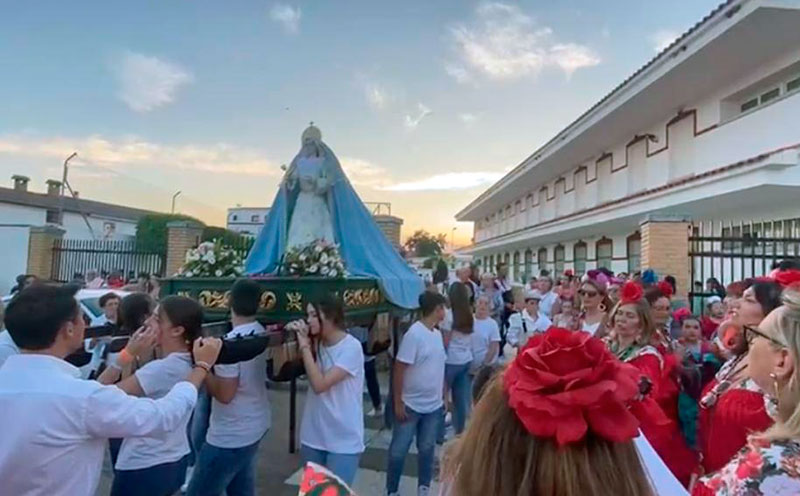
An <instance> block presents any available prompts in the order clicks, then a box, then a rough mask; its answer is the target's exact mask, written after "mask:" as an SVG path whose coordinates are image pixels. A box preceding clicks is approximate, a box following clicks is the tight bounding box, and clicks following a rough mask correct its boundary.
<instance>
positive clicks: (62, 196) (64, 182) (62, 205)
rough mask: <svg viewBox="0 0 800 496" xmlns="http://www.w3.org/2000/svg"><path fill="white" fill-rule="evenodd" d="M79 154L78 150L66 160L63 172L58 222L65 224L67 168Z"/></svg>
mask: <svg viewBox="0 0 800 496" xmlns="http://www.w3.org/2000/svg"><path fill="white" fill-rule="evenodd" d="M77 156H78V152H72V154H71V155H70V156H69V157H67V159H66V160H64V169H63V172H62V174H61V195H59V198H58V223H59V224H61V225H62V226H63V225H64V192H65V191H66V188H67V170H68V168H69V166H68V164H69V161H70V160H72V159H73V158H75V157H77Z"/></svg>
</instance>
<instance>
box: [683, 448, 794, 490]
mask: <svg viewBox="0 0 800 496" xmlns="http://www.w3.org/2000/svg"><path fill="white" fill-rule="evenodd" d="M798 494H800V442H798V441H795V440H788V441H787V440H782V441H772V442H769V441H762V440H757V439H754V438H751V439H750V440H749V441H748V444H747V445H746V446H745V447H744V448H742V450H741V451H740V452H739V453H738V454H737V455H736V456H735V457H734V458H733V459H732V460H731V461H730V462H728V464H727V465H725V467H723V468H722V469H721V470H720V471H718V472H716V473H713V474H711V475H708V476H706V477H703V478H701V479H700V480H699V481H698V483H697V485H696V486H695V487H694V488H693V490H692V496H712V495H713V496H762V495H763V496H789V495H798Z"/></svg>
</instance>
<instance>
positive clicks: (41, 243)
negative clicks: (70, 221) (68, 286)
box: [27, 225, 66, 280]
mask: <svg viewBox="0 0 800 496" xmlns="http://www.w3.org/2000/svg"><path fill="white" fill-rule="evenodd" d="M65 232H66V231H65V230H63V229H61V228H60V227H56V226H50V225H48V226H34V227H31V230H30V237H29V238H28V268H27V273H28V274H30V275H34V276H36V277H38V278H39V279H44V280H48V279H52V277H53V257H54V256H55V254H54V250H53V245H54V244H55V242H56V240H59V239H62V238H63V237H64V233H65Z"/></svg>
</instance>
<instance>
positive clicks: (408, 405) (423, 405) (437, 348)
mask: <svg viewBox="0 0 800 496" xmlns="http://www.w3.org/2000/svg"><path fill="white" fill-rule="evenodd" d="M419 306H420V311H421V312H422V319H420V320H419V321H417V322H415V323H414V324H412V325H411V327H409V329H408V331H406V333H405V335H404V336H403V340H402V342H401V343H400V350H399V351H398V352H397V357H396V358H395V361H394V371H393V380H394V384H393V385H392V391H393V394H394V398H393V399H394V413H395V422H394V426H393V429H392V442H391V444H390V445H389V457H388V458H389V460H388V468H387V470H386V492H387V493H388V494H389V496H394V495H396V494H398V490H399V487H400V476H401V475H402V474H403V465H404V464H405V461H406V455H407V454H408V449H409V448H410V447H411V442H412V441H413V439H414V437H415V436H416V438H417V452H418V455H417V464H418V474H417V494H418V495H419V496H427V495H428V494H429V493H430V485H431V481H432V480H433V460H434V449H435V447H436V434H437V430H438V427H439V422H440V420H441V416H442V406H443V405H444V402H443V391H444V368H445V358H446V354H445V350H444V342H443V340H442V334H441V333H440V332H439V330H438V329H437V328H436V326H438V325H439V323H440V322H441V321H442V320H443V319H444V317H445V299H444V297H443V296H442V295H440V294H438V293H432V292H430V291H426V292H424V293H422V294H421V295H420V297H419Z"/></svg>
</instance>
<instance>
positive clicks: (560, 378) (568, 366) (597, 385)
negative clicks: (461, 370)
mask: <svg viewBox="0 0 800 496" xmlns="http://www.w3.org/2000/svg"><path fill="white" fill-rule="evenodd" d="M639 376H640V373H639V371H638V370H637V369H636V368H635V367H633V366H631V365H628V364H624V363H622V362H620V361H619V360H617V358H616V357H615V356H614V355H612V354H611V352H609V351H608V349H607V348H606V346H605V345H604V344H603V342H602V341H600V340H599V339H597V338H594V337H592V336H591V335H590V334H588V333H586V332H582V331H570V330H567V329H559V328H556V327H551V328H550V329H549V330H548V331H547V332H545V333H542V334H537V335H535V336H533V337H532V338H531V339H530V340H528V343H527V344H526V345H525V347H524V348H523V349H521V350H520V351H519V353H518V354H517V357H516V358H515V359H514V361H513V362H512V363H511V364H510V365H509V366H508V369H507V370H506V372H505V377H504V387H505V391H506V393H507V394H508V399H509V406H510V407H511V408H512V409H513V410H514V412H515V413H516V414H517V418H519V420H520V422H522V424H523V425H524V426H525V429H527V431H528V432H530V433H531V434H532V435H534V436H538V437H549V438H553V437H554V438H555V439H556V442H557V444H558V445H559V446H563V445H565V444H568V443H573V442H576V441H580V440H581V439H583V438H584V436H585V435H586V432H587V431H588V430H590V429H591V431H592V432H593V433H595V434H596V435H598V436H600V437H602V438H603V439H607V440H609V441H613V442H621V441H626V440H629V439H632V438H634V437H636V435H637V434H638V430H639V422H638V420H637V419H636V417H635V416H634V415H633V414H632V413H631V412H630V411H629V410H628V402H629V401H630V400H632V399H634V398H635V397H636V396H637V394H638V392H639V386H638V381H639Z"/></svg>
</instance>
